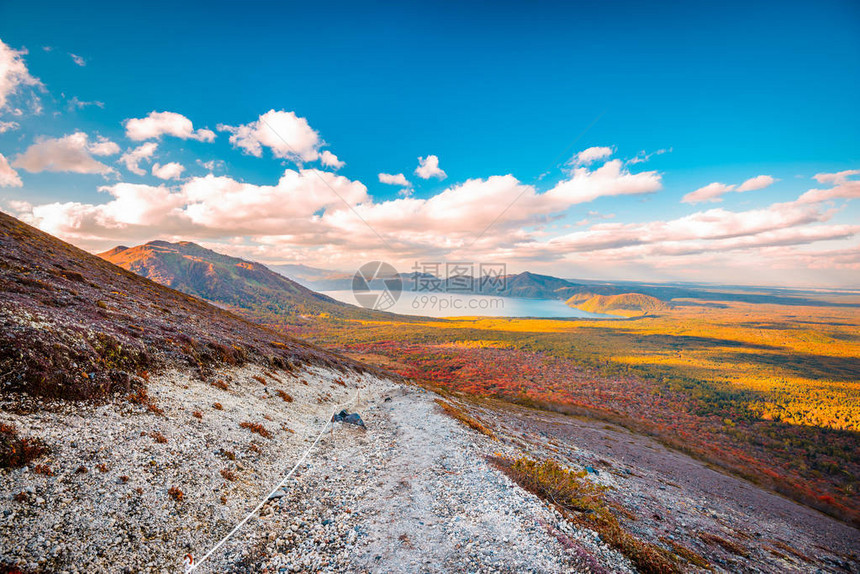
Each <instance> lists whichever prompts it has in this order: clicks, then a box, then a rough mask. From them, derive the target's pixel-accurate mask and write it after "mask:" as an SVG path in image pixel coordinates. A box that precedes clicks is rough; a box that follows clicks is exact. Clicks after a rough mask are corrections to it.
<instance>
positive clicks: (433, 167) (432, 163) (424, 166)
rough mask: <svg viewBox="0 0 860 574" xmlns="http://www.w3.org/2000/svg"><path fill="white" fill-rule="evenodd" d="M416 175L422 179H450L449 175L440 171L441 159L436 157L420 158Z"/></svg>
mask: <svg viewBox="0 0 860 574" xmlns="http://www.w3.org/2000/svg"><path fill="white" fill-rule="evenodd" d="M415 175H417V176H418V177H420V178H421V179H430V178H431V177H437V178H439V179H445V178H446V177H448V174H447V173H445V172H444V171H442V170H441V169H439V158H438V157H436V156H435V155H428V156H427V157H419V158H418V167H416V168H415Z"/></svg>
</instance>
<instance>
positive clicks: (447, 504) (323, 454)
mask: <svg viewBox="0 0 860 574" xmlns="http://www.w3.org/2000/svg"><path fill="white" fill-rule="evenodd" d="M383 396H384V395H378V396H376V397H373V398H371V399H370V400H369V401H367V402H365V404H364V405H362V407H361V412H362V416H363V417H364V419H365V421H366V423H367V426H368V430H367V431H363V430H361V429H357V428H354V427H349V426H348V425H344V426H343V427H341V425H338V427H337V428H336V430H335V431H334V434H333V435H332V436H328V437H327V438H326V440H325V441H324V442H323V443H322V445H321V447H320V450H319V451H318V453H317V454H316V455H315V456H314V457H313V462H311V463H310V464H308V465H307V466H306V467H305V468H304V470H303V472H302V474H301V475H300V477H299V478H298V479H297V482H296V483H295V484H294V485H292V487H291V488H289V489H288V490H289V492H288V493H287V494H286V495H285V496H284V497H283V498H281V499H279V500H278V501H273V503H272V504H271V505H270V506H268V507H267V509H266V510H264V512H263V514H264V518H263V523H264V526H263V528H262V529H261V530H259V531H257V533H256V534H255V535H254V536H255V538H256V544H254V543H250V546H252V547H254V548H255V551H254V552H253V553H251V554H250V555H246V556H244V557H243V559H242V560H239V561H236V562H234V563H233V564H234V567H235V568H236V569H237V570H240V569H241V568H240V567H238V566H235V565H236V564H239V563H241V564H247V565H249V566H251V569H250V570H249V571H263V572H289V571H308V570H311V571H329V572H342V571H346V572H410V573H411V572H571V571H587V570H588V567H589V566H592V567H593V566H596V565H597V564H602V565H603V567H605V568H606V569H607V570H610V571H614V572H630V571H631V570H630V568H629V565H628V563H627V561H626V560H625V559H624V558H623V557H621V556H620V555H619V554H618V553H617V552H615V551H613V550H610V549H609V548H607V547H606V546H605V545H604V544H602V543H601V542H600V541H599V539H598V538H597V537H596V536H595V535H594V534H593V533H591V532H590V531H587V530H582V529H576V528H574V527H572V526H571V525H569V524H567V523H566V522H565V521H563V520H562V519H561V518H560V516H558V515H557V514H556V513H555V512H553V511H552V510H550V509H548V508H547V506H546V505H545V504H543V503H542V502H541V501H540V500H538V499H537V498H536V497H534V496H532V495H530V494H528V493H526V492H524V491H522V490H521V489H519V488H518V487H516V486H515V485H514V484H513V483H511V482H510V481H509V480H508V479H507V477H505V476H504V475H502V474H501V473H500V472H498V471H497V470H496V469H495V468H493V467H491V466H490V465H489V464H488V463H487V462H486V461H485V459H484V457H485V455H486V454H490V453H493V452H494V451H495V450H499V449H501V448H502V447H501V446H500V445H499V444H498V443H495V442H493V441H491V440H489V439H486V438H485V437H483V436H481V435H476V434H475V433H473V432H471V431H468V430H466V429H465V428H463V427H462V426H461V425H460V424H459V423H457V422H455V421H453V420H451V419H449V418H448V417H446V416H445V415H443V414H441V413H440V412H439V410H438V408H437V407H436V405H435V404H434V402H433V397H432V396H431V395H429V394H427V393H425V392H424V391H422V390H420V389H395V388H392V389H390V390H389V394H388V395H387V396H388V398H389V400H387V401H386V400H385V399H384V398H383ZM592 570H598V571H599V568H592Z"/></svg>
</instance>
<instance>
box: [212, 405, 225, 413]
mask: <svg viewBox="0 0 860 574" xmlns="http://www.w3.org/2000/svg"><path fill="white" fill-rule="evenodd" d="M212 408H213V409H215V410H216V411H223V410H224V405H222V404H221V403H212Z"/></svg>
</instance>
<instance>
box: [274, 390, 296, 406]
mask: <svg viewBox="0 0 860 574" xmlns="http://www.w3.org/2000/svg"><path fill="white" fill-rule="evenodd" d="M275 394H276V395H278V396H279V397H281V398H282V399H284V402H287V403H291V402H293V397H291V396H290V395H289V394H288V393H287V392H286V391H282V390H281V389H278V390H276V391H275Z"/></svg>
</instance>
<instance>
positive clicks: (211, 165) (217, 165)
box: [197, 159, 227, 173]
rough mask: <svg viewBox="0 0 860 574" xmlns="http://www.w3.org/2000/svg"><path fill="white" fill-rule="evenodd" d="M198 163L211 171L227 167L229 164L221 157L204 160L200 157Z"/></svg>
mask: <svg viewBox="0 0 860 574" xmlns="http://www.w3.org/2000/svg"><path fill="white" fill-rule="evenodd" d="M197 165H199V166H200V167H202V168H203V169H205V170H206V171H208V172H210V173H211V172H213V171H216V170H225V169H227V164H226V163H225V162H224V160H221V159H210V160H209V161H203V160H201V159H198V160H197Z"/></svg>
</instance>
